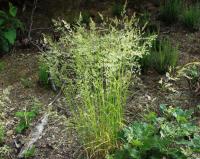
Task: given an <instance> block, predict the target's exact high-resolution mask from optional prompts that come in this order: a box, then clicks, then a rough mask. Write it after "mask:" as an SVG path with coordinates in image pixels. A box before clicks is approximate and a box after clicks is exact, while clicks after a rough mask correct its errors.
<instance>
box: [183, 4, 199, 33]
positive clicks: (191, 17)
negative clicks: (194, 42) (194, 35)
mask: <svg viewBox="0 0 200 159" xmlns="http://www.w3.org/2000/svg"><path fill="white" fill-rule="evenodd" d="M181 21H182V22H183V24H184V25H185V26H186V27H187V28H189V29H190V30H198V29H199V27H200V5H199V4H196V5H193V6H189V7H187V8H186V9H184V11H183V14H182V16H181Z"/></svg>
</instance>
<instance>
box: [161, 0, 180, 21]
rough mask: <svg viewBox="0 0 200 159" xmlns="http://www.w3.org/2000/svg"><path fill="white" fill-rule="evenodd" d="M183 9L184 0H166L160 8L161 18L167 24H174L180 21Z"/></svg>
mask: <svg viewBox="0 0 200 159" xmlns="http://www.w3.org/2000/svg"><path fill="white" fill-rule="evenodd" d="M182 7H183V4H182V0H165V2H164V4H161V6H160V18H161V19H162V20H163V21H164V22H166V23H167V24H172V23H174V22H176V21H177V20H178V18H179V15H180V13H181V10H182Z"/></svg>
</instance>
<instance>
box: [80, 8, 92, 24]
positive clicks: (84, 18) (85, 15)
mask: <svg viewBox="0 0 200 159" xmlns="http://www.w3.org/2000/svg"><path fill="white" fill-rule="evenodd" d="M81 18H82V19H81V23H84V24H87V25H88V24H89V23H90V18H91V16H90V13H89V12H88V11H83V12H82V13H81Z"/></svg>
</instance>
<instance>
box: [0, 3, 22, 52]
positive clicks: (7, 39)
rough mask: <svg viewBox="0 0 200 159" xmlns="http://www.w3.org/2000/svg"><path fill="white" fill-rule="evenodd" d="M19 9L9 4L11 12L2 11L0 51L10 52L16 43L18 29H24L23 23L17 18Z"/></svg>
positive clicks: (0, 16)
mask: <svg viewBox="0 0 200 159" xmlns="http://www.w3.org/2000/svg"><path fill="white" fill-rule="evenodd" d="M16 14H17V8H16V7H14V6H13V5H12V4H11V3H9V12H8V13H6V12H4V11H1V10H0V51H2V52H8V51H9V50H10V47H11V46H12V45H13V44H14V43H15V40H16V35H17V29H19V28H21V29H22V28H23V26H22V23H21V22H20V21H19V20H18V19H17V18H16Z"/></svg>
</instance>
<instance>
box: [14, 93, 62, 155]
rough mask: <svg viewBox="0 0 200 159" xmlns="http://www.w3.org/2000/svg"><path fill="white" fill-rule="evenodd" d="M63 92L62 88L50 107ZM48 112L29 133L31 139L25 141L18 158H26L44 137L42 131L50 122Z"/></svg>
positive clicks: (50, 104)
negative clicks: (28, 152) (25, 155)
mask: <svg viewBox="0 0 200 159" xmlns="http://www.w3.org/2000/svg"><path fill="white" fill-rule="evenodd" d="M61 93H62V89H60V91H59V93H58V94H57V95H56V96H55V98H54V99H53V100H52V101H51V102H50V103H49V104H48V107H50V106H52V105H53V103H54V102H55V101H56V100H57V99H58V98H59V96H60V95H61ZM48 116H49V114H48V113H45V114H44V115H43V117H42V118H41V120H39V122H38V124H37V125H36V126H35V128H34V129H33V131H32V132H31V133H30V135H29V137H28V138H29V140H28V142H27V143H25V145H24V146H23V147H22V148H21V150H20V152H19V154H18V158H19V159H21V158H24V154H25V153H26V152H27V151H28V150H30V149H31V148H32V147H33V145H34V143H36V142H37V141H38V139H40V138H41V137H42V133H43V130H44V128H45V126H46V125H47V124H48Z"/></svg>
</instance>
